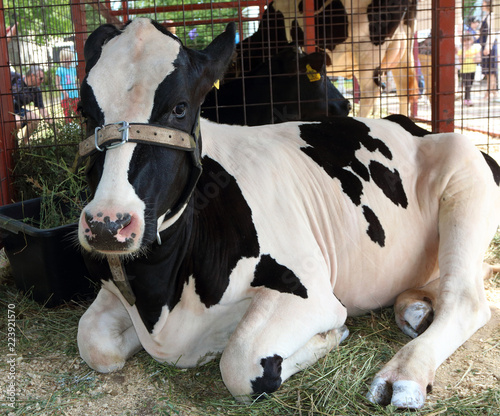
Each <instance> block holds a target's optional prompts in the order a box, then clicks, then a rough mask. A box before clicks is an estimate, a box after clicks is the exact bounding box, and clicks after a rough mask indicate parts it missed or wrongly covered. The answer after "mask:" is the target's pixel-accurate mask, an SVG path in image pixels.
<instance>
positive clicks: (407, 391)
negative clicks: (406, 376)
mask: <svg viewBox="0 0 500 416" xmlns="http://www.w3.org/2000/svg"><path fill="white" fill-rule="evenodd" d="M366 397H367V398H368V400H370V401H371V402H372V403H377V404H380V405H382V406H387V405H388V404H392V405H393V406H396V407H398V408H400V409H420V408H421V407H423V405H424V403H425V393H423V392H422V389H421V387H420V385H419V384H418V383H417V382H415V381H412V380H399V381H395V382H394V383H392V384H391V383H389V382H388V381H386V380H384V379H383V378H381V377H376V378H375V379H374V380H373V383H372V385H371V386H370V390H369V391H368V394H367V396H366Z"/></svg>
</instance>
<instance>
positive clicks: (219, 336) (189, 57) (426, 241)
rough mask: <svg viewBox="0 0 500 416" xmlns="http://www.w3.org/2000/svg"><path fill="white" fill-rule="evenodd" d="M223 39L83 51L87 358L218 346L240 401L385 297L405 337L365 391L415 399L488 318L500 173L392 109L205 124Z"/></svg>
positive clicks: (107, 33)
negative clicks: (91, 280)
mask: <svg viewBox="0 0 500 416" xmlns="http://www.w3.org/2000/svg"><path fill="white" fill-rule="evenodd" d="M234 37H235V28H234V25H232V24H231V25H229V26H228V27H227V30H226V31H225V32H224V33H222V34H221V35H220V36H218V37H217V38H216V39H215V40H214V41H213V42H212V43H211V44H210V45H209V46H208V47H207V48H206V49H204V50H202V51H195V50H191V49H188V48H186V47H184V46H183V45H182V43H181V42H180V41H179V39H178V38H176V37H175V36H173V35H171V34H170V33H168V32H167V31H165V30H164V29H163V28H162V27H160V26H159V25H157V24H156V23H155V22H152V21H151V20H149V19H145V18H139V19H136V20H134V21H132V22H131V23H130V24H128V25H126V26H125V27H124V28H123V29H120V30H119V29H117V28H115V27H113V26H111V25H105V26H102V27H100V28H98V29H97V30H96V31H95V32H94V33H92V35H91V36H90V37H89V39H88V41H87V44H86V46H85V59H86V65H87V67H86V69H87V76H86V77H85V79H84V81H83V84H82V88H81V97H82V109H83V113H84V116H85V117H86V119H87V122H88V126H89V128H90V131H91V132H94V128H97V129H96V130H95V134H93V135H92V136H90V137H89V138H88V139H86V140H85V141H83V142H82V143H81V145H80V152H81V155H82V157H88V182H89V185H90V187H91V189H92V191H93V199H92V201H91V202H90V203H89V204H88V205H87V206H86V207H85V208H84V210H83V212H82V215H81V218H80V224H79V240H80V243H81V245H82V247H83V248H84V249H85V250H86V251H87V252H89V253H90V255H89V259H88V265H89V269H90V270H91V272H92V273H95V274H97V275H98V276H100V277H101V279H102V281H103V284H102V288H101V290H100V292H99V294H98V295H97V298H96V299H95V301H94V303H93V304H92V305H91V306H90V307H89V309H88V310H87V311H86V312H85V314H84V315H83V316H82V318H81V320H80V324H79V329H78V347H79V350H80V354H81V356H82V357H83V359H84V360H85V361H86V362H87V363H88V365H89V366H90V367H92V368H93V369H95V370H97V371H101V372H110V371H114V370H118V369H120V368H122V367H123V366H124V364H125V361H126V360H127V359H128V358H129V357H130V356H132V355H133V354H135V353H136V352H138V351H139V350H141V349H142V348H144V349H145V350H146V351H147V352H148V353H149V354H151V356H153V357H154V358H155V359H157V360H158V361H161V362H167V363H172V364H175V365H177V366H181V367H190V366H195V365H197V364H199V363H203V362H206V361H208V360H210V359H212V358H213V357H214V356H215V355H216V354H217V353H220V352H222V357H221V360H220V369H221V373H222V377H223V380H224V382H225V384H226V386H227V388H228V389H229V391H230V392H231V393H232V394H233V395H234V396H235V397H236V398H238V399H240V400H243V401H248V400H251V399H252V397H255V396H258V395H260V394H261V393H263V392H267V393H271V392H273V391H275V390H276V389H278V388H279V386H280V385H281V383H283V382H284V381H285V380H286V379H287V378H288V377H290V376H291V375H292V374H294V373H296V372H297V371H300V370H301V369H303V368H305V367H307V366H309V365H311V364H312V363H314V362H315V361H316V360H318V359H319V358H320V357H322V356H324V355H325V354H327V353H328V352H329V351H330V350H331V349H332V348H335V347H336V346H337V345H338V344H339V343H340V342H341V341H342V340H343V339H344V338H345V337H346V336H347V329H346V328H345V326H344V322H345V320H346V317H347V315H359V314H363V313H366V312H367V311H370V310H373V309H378V308H381V307H385V306H388V305H393V304H395V308H396V314H397V323H398V325H399V326H400V327H401V329H402V330H403V331H404V332H406V333H407V334H409V335H410V336H412V337H414V339H413V340H411V341H410V342H409V343H408V344H407V345H405V346H404V347H403V348H401V350H400V351H398V353H397V354H396V355H395V356H394V357H393V358H392V360H390V361H389V362H388V363H387V364H386V365H385V367H383V368H382V369H381V370H380V372H379V373H378V374H377V375H376V377H375V379H374V381H373V384H372V385H371V388H370V390H369V392H368V398H369V400H371V401H373V402H377V403H382V404H387V403H392V404H393V405H395V406H398V407H401V408H419V407H421V406H423V404H424V401H425V396H426V390H427V388H428V387H429V386H431V385H432V382H433V379H434V374H435V371H436V369H437V367H438V366H439V365H440V364H441V363H442V362H443V361H444V360H445V359H446V358H447V357H449V356H450V355H451V354H452V353H453V352H454V351H455V350H456V349H457V348H458V347H459V346H460V345H461V344H462V343H464V342H465V341H466V340H467V339H468V338H469V337H470V336H471V335H472V334H473V333H474V332H475V331H476V330H477V329H478V328H480V327H481V326H482V325H484V324H485V323H486V322H487V321H488V319H489V317H490V309H489V307H488V304H487V301H486V299H485V295H484V290H483V275H484V274H485V270H484V269H483V264H482V258H483V253H484V251H485V250H486V248H487V247H488V243H489V242H490V240H491V238H492V237H493V235H494V233H495V230H496V228H497V225H498V223H499V222H500V210H499V209H498V207H499V206H500V190H499V183H500V168H499V167H498V165H497V164H496V163H495V162H494V161H493V160H492V159H491V158H490V157H488V156H486V155H483V154H481V153H480V152H479V151H478V150H477V149H476V148H475V147H474V146H473V145H471V143H470V141H469V140H468V139H467V138H466V137H464V136H462V135H459V134H448V133H447V134H429V133H428V132H426V131H424V130H422V129H420V128H419V127H417V126H416V125H414V124H413V123H412V122H411V121H409V120H408V119H406V118H405V117H403V116H396V117H392V118H390V119H386V120H369V119H358V118H343V117H338V118H331V119H324V120H322V121H318V122H290V123H283V124H276V125H267V126H258V127H242V126H228V125H218V124H215V123H213V122H209V121H206V120H204V119H199V116H198V114H199V109H200V105H201V103H202V101H203V99H204V96H205V95H206V94H207V93H208V92H209V91H210V89H211V88H212V86H213V85H214V82H216V81H217V80H218V79H220V78H221V77H222V76H223V73H224V70H225V68H226V67H227V64H228V63H229V62H230V59H231V55H232V53H233V48H234ZM110 74H112V76H110ZM99 127H100V128H99ZM438 265H439V267H438ZM432 316H433V317H434V318H433V320H432V323H430V326H428V328H426V325H424V323H425V322H427V321H429V320H430V317H432Z"/></svg>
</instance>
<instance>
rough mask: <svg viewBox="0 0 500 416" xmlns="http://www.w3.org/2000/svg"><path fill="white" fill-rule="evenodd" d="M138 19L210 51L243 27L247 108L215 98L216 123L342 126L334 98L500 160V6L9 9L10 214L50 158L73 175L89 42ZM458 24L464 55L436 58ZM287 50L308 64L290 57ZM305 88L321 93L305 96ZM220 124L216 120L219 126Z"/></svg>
mask: <svg viewBox="0 0 500 416" xmlns="http://www.w3.org/2000/svg"><path fill="white" fill-rule="evenodd" d="M450 3H451V4H450ZM436 5H437V6H439V7H438V8H436V7H437V6H436ZM443 7H444V9H445V10H444V12H442V10H443ZM446 7H448V8H447V9H446ZM437 11H441V12H440V14H439V13H437ZM438 15H439V18H438V19H437V18H436V16H438ZM137 16H145V17H150V18H153V19H155V20H157V21H158V22H159V23H160V24H162V25H163V26H164V27H166V28H168V29H169V30H171V31H172V32H173V33H175V34H176V35H177V36H178V37H179V38H180V39H181V40H182V42H183V43H184V44H185V45H186V46H188V47H191V48H197V49H200V48H203V47H205V46H206V45H207V44H208V43H209V42H210V41H211V40H212V39H213V38H214V37H215V36H216V35H217V34H219V33H221V32H222V31H223V30H224V28H225V26H226V25H227V23H229V22H236V24H237V28H238V37H237V43H238V45H237V54H236V55H235V61H234V65H233V66H232V67H231V68H230V69H229V73H228V75H227V76H226V79H225V82H226V83H229V82H233V83H234V82H236V83H234V84H231V85H232V87H231V88H230V89H231V90H233V91H234V90H235V89H238V90H240V92H239V93H238V99H239V100H240V101H241V102H236V103H234V102H228V101H225V98H224V97H223V96H222V91H215V92H214V93H213V94H214V97H212V98H211V100H212V101H210V103H211V106H212V110H213V111H215V112H214V115H213V117H214V119H215V120H216V121H224V122H228V121H229V122H231V121H232V122H233V123H242V124H250V123H252V122H253V121H252V120H253V118H252V115H251V113H252V111H253V112H255V111H257V112H259V113H261V114H263V113H266V114H267V113H269V114H268V115H266V117H267V118H266V120H267V122H279V121H284V120H287V119H305V118H311V117H314V116H316V115H317V114H318V113H317V112H313V114H312V115H311V109H313V108H314V109H315V110H314V111H319V112H320V113H324V114H330V113H332V111H337V110H336V108H335V107H332V106H331V98H332V96H331V94H332V91H331V90H330V85H333V86H335V87H336V88H337V90H338V91H339V92H340V93H341V94H342V95H343V96H344V97H345V98H346V99H347V100H348V101H349V102H350V104H351V107H352V109H351V112H350V115H353V116H374V117H384V116H387V115H389V114H391V113H407V114H408V115H410V116H411V117H412V118H413V119H414V120H416V121H418V122H420V123H422V124H423V126H424V127H427V128H429V129H431V128H433V129H434V130H437V129H439V127H436V126H440V124H435V122H436V119H438V118H443V119H444V120H445V121H446V126H447V128H448V127H450V126H451V127H450V128H451V129H454V130H455V131H458V132H463V133H467V134H468V135H470V136H471V138H472V140H474V142H475V143H476V144H478V145H481V146H483V147H482V148H483V149H484V150H486V151H488V152H496V151H498V150H499V149H498V147H499V144H498V143H499V137H500V122H499V120H500V119H499V117H498V116H499V115H500V102H498V101H499V100H500V95H499V96H497V89H498V85H497V84H498V80H497V76H496V74H497V66H498V58H497V52H496V48H497V43H498V41H497V36H498V33H499V28H500V5H497V4H495V2H487V1H486V2H484V4H483V0H476V1H474V0H465V1H457V2H455V1H454V0H451V2H450V1H446V0H444V1H443V0H441V1H438V0H433V1H431V0H419V1H416V0H406V1H401V2H394V1H392V2H389V1H383V0H378V1H375V0H374V1H372V0H335V1H333V0H326V1H324V2H323V1H312V0H302V1H294V0H274V1H273V2H272V3H271V2H267V1H266V0H248V1H242V0H240V1H230V0H229V1H224V0H217V1H208V0H204V1H191V0H173V1H172V0H169V1H168V4H167V2H166V1H161V0H143V1H97V0H96V1H85V0H0V46H1V48H2V49H1V52H0V134H1V136H2V146H1V148H0V181H1V182H0V184H1V189H0V191H1V197H2V201H1V202H2V203H3V204H5V203H8V202H10V201H11V200H13V199H16V200H18V199H20V198H25V197H27V196H30V195H29V193H27V192H28V191H27V190H25V188H29V187H31V184H28V185H29V186H26V179H27V178H28V179H29V178H31V179H32V180H33V174H32V173H31V172H30V169H33V170H34V171H36V170H37V169H38V170H39V171H40V172H39V175H40V176H43V170H44V168H41V167H37V162H36V160H38V159H37V156H40V157H41V155H43V156H44V157H45V153H44V152H46V153H47V152H48V153H49V154H50V155H51V157H53V158H55V160H56V161H60V160H61V159H62V160H64V161H65V162H64V163H66V164H67V165H71V163H72V158H73V156H74V154H75V153H76V145H77V143H78V141H80V140H81V139H82V138H83V137H84V136H85V135H86V131H85V125H84V124H83V122H82V119H81V117H80V115H79V114H78V111H77V103H78V100H79V85H80V83H81V81H82V79H83V77H84V76H85V63H84V57H83V45H84V41H85V39H86V38H87V37H88V34H89V33H91V32H92V31H93V30H94V29H95V28H97V27H98V26H99V25H101V24H105V23H110V24H114V25H117V26H120V25H122V24H124V23H126V22H127V21H128V20H130V19H132V18H135V17H137ZM443 16H444V17H443ZM447 16H451V19H453V18H454V22H451V24H452V27H453V28H454V29H453V30H452V33H447V34H445V36H448V37H450V38H452V42H453V45H454V50H452V51H450V53H451V55H450V56H451V58H450V57H447V56H444V55H446V54H444V53H441V55H439V54H436V51H437V50H439V49H438V46H439V45H437V44H436V43H437V42H438V41H441V40H442V39H441V38H439V36H442V33H441V32H442V30H441V31H440V32H439V33H438V34H436V33H437V32H436V28H440V27H441V26H440V25H441V24H442V23H443V20H445V21H446V19H448V20H449V19H450V17H447ZM448 23H450V22H449V21H448ZM433 30H434V34H433ZM438 35H439V36H438ZM284 48H290V49H289V50H291V51H293V53H295V54H296V56H295V58H294V57H293V56H292V55H290V53H289V54H288V55H287V54H286V53H285V54H282V55H279V53H280V52H282V50H283V49H284ZM452 49H453V48H452ZM486 52H488V53H486ZM313 56H314V57H316V58H317V57H318V56H319V58H317V59H316V60H315V61H313V59H312V57H313ZM318 59H319V61H318ZM447 59H448V61H447ZM118 70H119V68H117V71H118ZM316 74H319V76H320V78H321V76H323V78H324V75H327V76H328V77H329V80H328V85H326V84H325V85H323V87H322V88H319V87H318V86H319V85H320V84H317V83H316V84H315V83H314V81H313V80H314V79H318V78H315V77H317V75H316ZM443 74H444V76H443ZM109 76H110V77H113V74H112V73H111V74H109ZM260 77H263V78H262V79H263V81H258V79H259V78H260ZM305 77H307V78H305ZM440 77H441V78H440ZM323 78H321V79H323ZM442 78H448V81H449V83H448V85H451V89H450V88H448V87H443V85H444V84H443V82H440V79H441V81H442ZM451 78H452V79H451ZM304 79H305V80H306V81H307V80H309V81H308V82H309V83H310V84H307V83H306V84H305V87H304ZM311 86H314V89H311ZM306 87H307V88H306ZM446 88H448V89H446ZM289 92H293V94H288V93H289ZM284 93H287V94H284ZM443 96H444V97H448V98H450V97H452V100H451V105H450V104H449V103H450V101H447V103H448V104H446V105H447V106H448V107H449V108H446V105H445V108H444V109H441V110H440V111H441V112H439V111H436V109H437V108H439V100H440V99H441V98H442V97H443ZM208 101H209V100H208V99H207V103H208ZM264 105H265V106H267V107H266V108H264V107H263V106H264ZM234 109H238V111H239V112H240V113H241V117H240V116H234V114H235V113H234V112H232V111H230V110H234ZM212 110H210V108H208V107H207V110H206V113H205V114H206V115H207V116H208V115H210V114H211V113H210V111H212ZM224 111H226V112H227V114H229V116H228V115H225V113H224ZM240 113H239V114H240ZM447 114H448V115H447ZM227 117H229V120H228V118H227ZM231 117H233V118H232V119H231ZM259 120H260V119H259ZM43 149H45V150H43ZM37 152H38V153H37ZM12 157H13V158H14V160H12ZM19 159H22V160H23V161H24V162H23V164H22V165H21V167H19V166H18V165H17V164H16V162H17V161H18V160H19Z"/></svg>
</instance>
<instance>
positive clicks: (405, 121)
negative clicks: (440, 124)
mask: <svg viewBox="0 0 500 416" xmlns="http://www.w3.org/2000/svg"><path fill="white" fill-rule="evenodd" d="M385 119H386V120H389V121H393V122H394V123H397V124H399V125H400V126H401V127H403V128H404V129H405V130H406V131H407V132H408V133H410V134H412V135H413V136H416V137H424V136H427V135H428V134H431V133H430V132H429V131H427V130H425V129H423V128H422V127H420V126H417V125H416V124H415V123H414V122H413V121H412V120H410V119H409V118H408V117H406V116H404V115H402V114H391V115H390V116H387V117H385Z"/></svg>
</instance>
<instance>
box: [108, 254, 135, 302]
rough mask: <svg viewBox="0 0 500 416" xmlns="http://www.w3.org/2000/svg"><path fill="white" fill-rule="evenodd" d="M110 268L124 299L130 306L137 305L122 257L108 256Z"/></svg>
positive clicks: (114, 281)
mask: <svg viewBox="0 0 500 416" xmlns="http://www.w3.org/2000/svg"><path fill="white" fill-rule="evenodd" d="M106 257H107V259H108V264H109V268H110V270H111V275H112V276H113V283H114V284H115V286H116V287H117V288H118V290H119V291H120V293H121V294H122V295H123V297H124V298H125V299H126V300H127V302H128V303H129V305H130V306H134V304H135V295H134V291H133V290H132V287H131V286H130V282H129V280H128V277H127V272H126V271H125V267H124V266H123V263H122V261H121V260H120V256H118V255H117V254H107V255H106Z"/></svg>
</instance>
